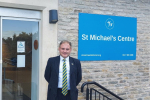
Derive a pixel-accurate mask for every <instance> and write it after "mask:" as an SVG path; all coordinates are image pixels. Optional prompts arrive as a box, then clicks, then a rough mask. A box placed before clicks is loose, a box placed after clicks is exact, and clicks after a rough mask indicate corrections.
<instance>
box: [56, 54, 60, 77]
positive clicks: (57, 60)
mask: <svg viewBox="0 0 150 100" xmlns="http://www.w3.org/2000/svg"><path fill="white" fill-rule="evenodd" d="M59 63H60V56H57V57H56V60H55V70H56V73H57V75H59Z"/></svg>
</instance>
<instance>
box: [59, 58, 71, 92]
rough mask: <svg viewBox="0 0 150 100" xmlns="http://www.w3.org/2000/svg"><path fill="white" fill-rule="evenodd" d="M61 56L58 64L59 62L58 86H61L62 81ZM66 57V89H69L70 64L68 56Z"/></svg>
mask: <svg viewBox="0 0 150 100" xmlns="http://www.w3.org/2000/svg"><path fill="white" fill-rule="evenodd" d="M63 59H64V58H63V57H62V56H60V64H59V77H58V88H62V81H63V62H64V61H63ZM65 59H66V69H67V84H68V90H70V64H69V57H67V58H65Z"/></svg>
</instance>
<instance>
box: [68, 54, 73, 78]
mask: <svg viewBox="0 0 150 100" xmlns="http://www.w3.org/2000/svg"><path fill="white" fill-rule="evenodd" d="M69 64H70V75H71V74H72V72H73V68H74V62H73V59H72V58H71V57H69Z"/></svg>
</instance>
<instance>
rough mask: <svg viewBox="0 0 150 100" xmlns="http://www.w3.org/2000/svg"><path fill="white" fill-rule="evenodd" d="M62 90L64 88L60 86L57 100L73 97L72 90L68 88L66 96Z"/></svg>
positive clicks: (67, 99)
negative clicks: (71, 95)
mask: <svg viewBox="0 0 150 100" xmlns="http://www.w3.org/2000/svg"><path fill="white" fill-rule="evenodd" d="M61 92H62V89H60V88H58V89H57V96H56V100H71V98H70V90H68V93H67V95H66V96H64V95H63V94H62V93H61Z"/></svg>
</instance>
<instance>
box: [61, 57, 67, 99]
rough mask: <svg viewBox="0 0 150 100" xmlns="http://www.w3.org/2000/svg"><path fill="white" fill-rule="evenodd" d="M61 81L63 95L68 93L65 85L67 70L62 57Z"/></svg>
mask: <svg viewBox="0 0 150 100" xmlns="http://www.w3.org/2000/svg"><path fill="white" fill-rule="evenodd" d="M63 61H64V62H63V83H62V94H63V95H64V96H66V95H67V93H68V85H67V71H66V62H65V61H66V60H65V59H63Z"/></svg>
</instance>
